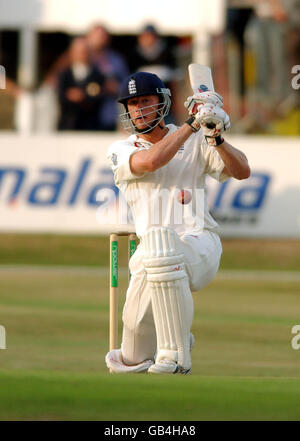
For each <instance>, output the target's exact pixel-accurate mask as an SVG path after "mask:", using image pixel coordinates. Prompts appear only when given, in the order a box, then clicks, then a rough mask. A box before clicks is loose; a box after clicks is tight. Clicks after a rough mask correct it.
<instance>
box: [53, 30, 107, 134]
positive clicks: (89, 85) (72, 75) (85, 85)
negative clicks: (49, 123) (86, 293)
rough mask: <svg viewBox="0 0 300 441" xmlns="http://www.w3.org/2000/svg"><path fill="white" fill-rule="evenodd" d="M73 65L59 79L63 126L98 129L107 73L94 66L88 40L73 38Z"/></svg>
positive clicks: (76, 128)
mask: <svg viewBox="0 0 300 441" xmlns="http://www.w3.org/2000/svg"><path fill="white" fill-rule="evenodd" d="M69 56H70V63H71V64H70V66H69V67H68V68H66V69H64V70H63V71H62V72H61V73H60V75H59V79H58V97H59V103H60V120H59V124H58V128H59V130H98V129H99V123H98V112H99V109H100V107H101V105H102V100H103V93H102V89H103V85H104V77H103V75H101V73H100V72H99V71H98V70H97V68H96V67H94V66H93V64H92V63H91V59H90V52H89V47H88V44H87V41H86V39H85V38H83V37H79V38H76V39H75V40H73V42H72V44H71V47H70V51H69Z"/></svg>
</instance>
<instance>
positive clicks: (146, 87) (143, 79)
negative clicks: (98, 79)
mask: <svg viewBox="0 0 300 441" xmlns="http://www.w3.org/2000/svg"><path fill="white" fill-rule="evenodd" d="M162 93H166V94H168V95H169V96H170V95H171V92H170V90H169V89H167V88H166V86H165V85H164V83H163V82H162V81H161V79H160V78H159V77H158V76H157V75H155V74H152V73H149V72H137V73H134V74H132V75H129V77H128V78H126V80H124V81H123V83H122V85H121V90H120V97H119V99H118V101H119V103H122V104H126V102H127V100H128V99H129V98H133V97H136V96H143V95H158V96H159V97H161V94H162Z"/></svg>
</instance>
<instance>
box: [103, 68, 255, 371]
mask: <svg viewBox="0 0 300 441" xmlns="http://www.w3.org/2000/svg"><path fill="white" fill-rule="evenodd" d="M170 96H171V93H170V91H169V89H167V88H166V87H165V85H164V84H163V82H162V81H161V80H160V78H158V77H157V76H156V75H154V74H151V73H147V72H138V73H135V74H132V75H130V76H129V77H128V78H127V79H126V80H125V81H124V83H123V85H122V86H121V93H120V98H119V102H120V103H121V104H123V106H124V113H122V114H121V115H120V118H121V123H122V125H123V127H124V128H125V129H129V130H130V131H131V133H132V134H131V136H129V137H128V138H127V139H126V140H121V141H117V142H114V143H113V144H112V145H111V146H110V147H109V149H108V154H107V156H108V159H109V161H110V164H111V167H112V170H113V173H114V179H115V184H116V186H118V188H119V189H120V191H121V192H122V193H123V195H124V197H125V199H126V201H127V203H128V205H129V207H130V209H131V212H132V216H133V220H134V224H135V229H136V234H137V236H138V237H139V239H140V243H139V245H138V247H137V249H136V251H135V253H134V254H133V256H132V257H131V259H130V262H129V269H130V272H131V279H130V283H129V287H128V290H127V294H126V301H125V305H124V309H123V334H122V344H121V348H120V349H114V350H112V351H110V352H108V354H107V355H106V364H107V367H108V368H109V369H110V370H111V372H115V373H135V372H146V371H148V372H149V373H152V374H177V373H178V374H188V373H191V366H192V363H191V347H192V346H193V344H194V337H193V335H192V334H191V326H192V321H193V297H192V292H193V291H199V290H201V289H202V288H204V287H205V286H206V285H207V284H208V283H209V282H210V281H211V280H212V279H213V278H214V277H215V275H216V272H217V270H218V268H219V263H220V258H221V254H222V246H221V241H220V238H219V235H218V225H217V223H216V222H215V220H214V219H213V218H212V216H211V215H210V213H209V211H208V207H207V201H206V190H205V189H206V186H205V178H206V176H207V175H209V176H212V177H213V178H214V179H216V180H217V181H219V182H224V181H226V180H227V179H228V178H230V177H233V178H236V179H246V178H248V177H249V176H250V168H249V165H248V161H247V158H246V156H245V155H244V153H242V152H241V151H240V150H238V149H236V148H235V147H233V146H232V145H230V144H229V143H228V142H226V141H225V139H224V138H223V132H224V131H225V130H226V129H228V128H229V127H230V119H229V116H228V115H227V113H226V112H225V111H224V110H223V109H222V107H223V99H222V97H221V96H220V95H219V94H218V93H216V92H212V91H204V92H199V93H195V94H194V95H193V96H190V97H188V99H187V101H186V102H185V107H187V109H188V112H189V116H188V119H187V120H186V121H185V123H184V124H183V125H182V126H181V127H177V126H175V125H173V124H168V125H166V124H165V122H164V118H165V117H166V115H167V114H168V112H169V109H170V104H171V100H170ZM199 191H200V194H202V195H203V200H202V202H203V204H200V206H201V207H202V209H201V210H199V207H198V208H197V206H196V205H197V204H195V202H197V201H196V199H197V198H198V199H199V197H198V196H199ZM162 194H167V198H163V203H162V204H160V203H159V201H160V200H161V195H162ZM198 205H199V204H198ZM178 207H179V208H180V207H181V208H182V209H183V216H182V218H181V221H180V222H178V221H177V220H176V213H178Z"/></svg>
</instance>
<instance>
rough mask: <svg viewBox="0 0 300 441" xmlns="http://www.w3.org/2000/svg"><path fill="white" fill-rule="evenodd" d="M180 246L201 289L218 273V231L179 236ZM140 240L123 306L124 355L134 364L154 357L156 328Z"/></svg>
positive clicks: (195, 284)
mask: <svg viewBox="0 0 300 441" xmlns="http://www.w3.org/2000/svg"><path fill="white" fill-rule="evenodd" d="M179 246H180V247H181V249H180V250H179V251H180V252H181V253H183V254H184V264H185V270H186V272H187V275H188V278H189V283H190V288H191V291H192V292H193V291H199V290H201V289H202V288H204V287H205V286H206V285H207V284H208V283H209V282H211V280H212V279H213V278H214V277H215V275H216V273H217V271H218V268H219V264H220V258H221V254H222V245H221V241H220V238H219V236H218V234H216V233H213V232H210V231H204V232H203V233H201V234H198V235H189V234H185V235H183V236H181V237H180V242H179ZM142 260H143V255H142V247H141V244H139V246H138V247H137V249H136V251H135V253H134V254H133V256H132V257H131V259H130V261H129V269H130V271H131V279H130V283H129V286H128V289H127V293H126V301H125V305H124V309H123V335H122V345H121V349H122V356H123V360H124V363H126V364H129V365H132V364H138V363H141V362H142V361H144V360H149V359H154V356H155V353H156V332H155V326H154V319H153V315H152V306H151V297H150V294H151V292H150V289H149V288H147V279H146V277H147V276H146V271H145V269H144V266H143V263H142Z"/></svg>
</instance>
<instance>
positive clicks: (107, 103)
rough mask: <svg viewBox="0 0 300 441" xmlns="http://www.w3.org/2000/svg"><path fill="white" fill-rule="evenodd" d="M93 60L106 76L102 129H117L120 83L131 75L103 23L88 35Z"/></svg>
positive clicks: (100, 113) (94, 27)
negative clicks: (113, 47) (112, 45)
mask: <svg viewBox="0 0 300 441" xmlns="http://www.w3.org/2000/svg"><path fill="white" fill-rule="evenodd" d="M87 41H88V44H89V47H90V50H91V54H92V61H93V63H94V64H95V65H96V66H97V67H98V69H99V71H100V72H101V73H102V74H103V75H104V77H105V86H104V96H103V102H102V105H101V108H100V109H99V128H100V130H115V129H116V128H117V121H118V108H117V103H116V99H117V97H118V95H119V88H120V84H121V82H122V81H123V79H124V78H126V77H127V76H128V75H129V70H128V66H127V64H126V61H125V59H124V58H123V57H122V56H121V55H120V54H119V53H118V52H116V51H115V50H113V49H111V48H110V42H111V37H110V35H109V33H108V31H107V29H106V28H105V27H104V26H102V25H95V26H93V28H92V29H91V30H90V32H89V33H88V35H87Z"/></svg>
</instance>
